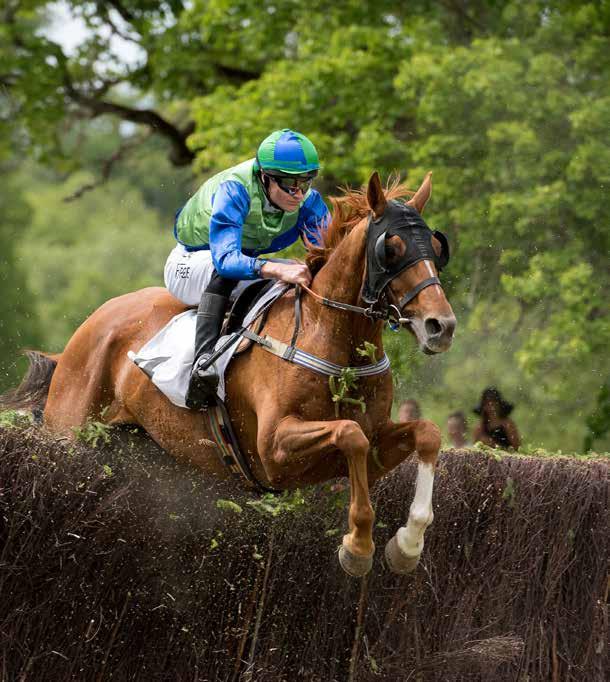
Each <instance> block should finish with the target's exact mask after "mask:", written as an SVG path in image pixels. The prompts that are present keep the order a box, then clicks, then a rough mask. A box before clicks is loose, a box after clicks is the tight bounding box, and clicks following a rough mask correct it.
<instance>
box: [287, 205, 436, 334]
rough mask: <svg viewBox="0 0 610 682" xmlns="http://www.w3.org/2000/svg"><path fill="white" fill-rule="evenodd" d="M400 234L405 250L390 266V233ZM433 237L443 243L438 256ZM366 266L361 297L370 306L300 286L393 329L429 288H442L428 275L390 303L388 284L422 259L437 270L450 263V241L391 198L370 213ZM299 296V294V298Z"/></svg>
mask: <svg viewBox="0 0 610 682" xmlns="http://www.w3.org/2000/svg"><path fill="white" fill-rule="evenodd" d="M394 235H398V236H400V238H401V239H402V241H403V242H404V244H405V253H404V254H403V256H401V257H400V258H399V260H398V262H396V263H395V264H394V265H391V266H390V265H388V263H387V262H386V258H385V241H386V238H387V237H388V236H394ZM432 237H436V239H438V241H439V242H440V243H441V253H440V255H437V254H436V252H435V250H434V248H433V246H432ZM366 251H367V269H366V276H365V281H364V284H363V287H362V293H361V297H362V299H363V301H364V302H365V303H367V304H369V305H368V307H364V306H357V305H352V304H349V303H343V302H342V301H335V300H333V299H330V298H326V297H324V296H320V295H319V294H317V293H316V292H314V291H312V290H311V289H310V288H309V287H306V286H303V285H301V287H302V288H303V289H304V290H305V291H307V293H308V294H310V295H311V296H313V297H314V298H315V299H316V300H317V301H318V302H319V303H321V304H322V305H325V306H327V307H329V308H335V309H337V310H345V311H348V312H352V313H355V314H358V315H363V316H364V317H367V318H369V319H371V320H381V321H386V322H388V324H389V325H390V327H392V328H393V329H396V328H397V327H399V326H400V325H401V324H403V323H409V322H410V319H409V318H408V317H405V316H404V314H403V309H404V307H405V306H406V305H407V304H408V303H409V302H410V301H412V300H413V299H414V298H415V297H416V296H417V295H418V294H419V293H420V292H421V291H423V290H424V289H426V288H427V287H430V286H433V285H438V286H440V287H442V285H441V281H440V279H439V278H438V277H436V276H433V277H427V278H426V279H423V280H422V281H420V282H418V283H417V284H416V285H415V286H414V287H413V288H412V289H410V290H409V291H407V292H406V293H405V294H404V295H403V296H402V297H401V299H400V301H399V302H398V303H390V301H389V296H388V291H387V287H388V285H389V284H390V282H392V280H393V279H395V278H396V277H397V276H398V275H399V274H400V273H401V272H403V271H404V270H406V269H407V268H409V267H411V266H412V265H415V263H418V262H419V261H422V260H427V261H432V262H433V263H434V264H435V265H436V269H437V271H438V272H439V273H440V272H441V270H442V269H443V267H444V266H445V265H447V263H448V262H449V255H450V254H449V242H448V240H447V237H446V236H445V235H444V234H443V233H442V232H440V231H438V230H435V231H434V232H433V231H432V230H431V229H430V228H429V227H428V225H426V223H425V222H424V220H423V218H422V217H421V215H420V214H419V212H418V211H417V209H415V208H414V207H413V206H409V205H407V204H403V203H402V202H399V201H395V200H393V201H389V202H388V204H387V206H386V210H385V211H384V212H383V214H382V215H381V216H379V217H378V218H375V216H374V215H373V213H371V214H370V215H369V219H368V224H367V249H366ZM297 298H298V297H297Z"/></svg>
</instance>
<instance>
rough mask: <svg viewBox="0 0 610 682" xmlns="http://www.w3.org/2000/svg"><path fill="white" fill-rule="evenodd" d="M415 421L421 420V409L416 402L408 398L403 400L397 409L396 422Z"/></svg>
mask: <svg viewBox="0 0 610 682" xmlns="http://www.w3.org/2000/svg"><path fill="white" fill-rule="evenodd" d="M415 419H421V408H420V407H419V403H418V402H417V400H413V399H412V398H409V400H404V401H403V402H402V403H400V407H399V408H398V421H399V422H411V421H414V420H415Z"/></svg>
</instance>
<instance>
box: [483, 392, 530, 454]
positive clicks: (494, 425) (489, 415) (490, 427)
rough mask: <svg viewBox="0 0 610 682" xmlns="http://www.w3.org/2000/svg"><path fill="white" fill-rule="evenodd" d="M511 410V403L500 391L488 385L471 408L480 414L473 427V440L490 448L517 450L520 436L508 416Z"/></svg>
mask: <svg viewBox="0 0 610 682" xmlns="http://www.w3.org/2000/svg"><path fill="white" fill-rule="evenodd" d="M512 411H513V405H512V404H511V403H509V402H508V401H506V400H504V398H503V397H502V394H501V393H500V391H499V390H498V389H497V388H496V387H495V386H488V387H487V388H486V389H485V390H484V391H483V393H482V395H481V401H480V403H479V404H478V405H477V406H476V407H475V408H474V410H473V412H474V413H475V414H478V415H480V416H481V420H480V422H479V423H478V424H477V425H476V427H475V429H474V433H473V440H474V442H475V443H476V442H477V441H481V443H485V445H489V446H491V447H492V448H503V449H505V450H508V449H513V450H517V449H518V448H519V446H520V445H521V436H520V435H519V431H518V430H517V427H516V426H515V423H514V422H513V420H512V419H509V417H508V415H509V414H510V413H511V412H512Z"/></svg>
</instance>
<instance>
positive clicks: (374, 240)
mask: <svg viewBox="0 0 610 682" xmlns="http://www.w3.org/2000/svg"><path fill="white" fill-rule="evenodd" d="M431 175H432V174H431V173H428V175H427V176H426V178H425V180H424V181H423V183H422V185H421V187H420V188H419V189H418V190H417V192H416V193H415V194H414V196H413V197H412V198H411V199H410V200H409V201H407V202H406V203H402V202H400V201H397V200H390V201H388V200H387V199H386V196H385V194H384V191H383V188H382V186H381V182H380V180H379V175H378V174H377V173H376V172H375V173H373V175H372V176H371V179H370V180H369V184H368V188H367V199H368V203H369V206H370V208H371V211H372V214H371V217H370V219H369V223H368V234H367V255H366V257H367V264H366V278H365V283H364V286H363V290H362V297H363V299H364V300H365V301H366V302H367V303H370V304H375V303H377V301H379V299H380V297H382V296H383V297H385V299H386V301H387V303H388V304H389V306H390V310H391V311H393V313H394V314H393V317H394V320H395V323H396V324H400V325H401V326H406V327H407V328H408V329H410V331H411V332H412V333H413V334H414V335H415V337H416V338H417V341H418V342H419V346H420V348H421V350H423V351H424V353H428V354H433V353H442V352H444V351H446V350H448V349H449V347H450V346H451V342H452V341H453V332H454V330H455V325H456V319H455V315H454V314H453V310H452V309H451V306H450V305H449V302H448V301H447V299H446V297H445V292H444V291H443V289H442V287H441V283H440V280H439V279H438V274H439V272H440V271H441V270H442V268H443V267H444V266H445V265H446V264H447V262H448V261H449V243H448V241H447V238H446V237H445V235H444V234H443V233H442V232H437V231H435V232H433V231H432V230H431V229H430V228H429V227H428V225H426V223H425V222H424V220H423V218H422V217H421V214H422V212H423V210H424V207H425V205H426V202H427V201H428V199H429V198H430V194H431V190H432V181H431Z"/></svg>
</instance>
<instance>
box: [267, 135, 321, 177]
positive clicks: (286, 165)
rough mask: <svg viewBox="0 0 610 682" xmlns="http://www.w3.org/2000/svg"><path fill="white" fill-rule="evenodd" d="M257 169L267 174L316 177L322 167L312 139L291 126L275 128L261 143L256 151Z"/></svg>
mask: <svg viewBox="0 0 610 682" xmlns="http://www.w3.org/2000/svg"><path fill="white" fill-rule="evenodd" d="M255 168H256V169H257V170H262V171H263V172H264V173H266V174H267V175H273V176H282V175H304V176H307V177H310V178H313V177H315V176H316V175H317V174H318V170H319V169H320V161H319V159H318V152H317V151H316V148H315V147H314V146H313V144H312V142H311V140H309V139H308V138H307V137H305V135H302V134H301V133H297V132H296V131H294V130H290V128H284V129H283V130H275V131H274V132H272V133H271V135H269V137H266V138H265V139H264V140H263V141H262V142H261V144H260V146H259V148H258V151H257V153H256V164H255Z"/></svg>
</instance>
